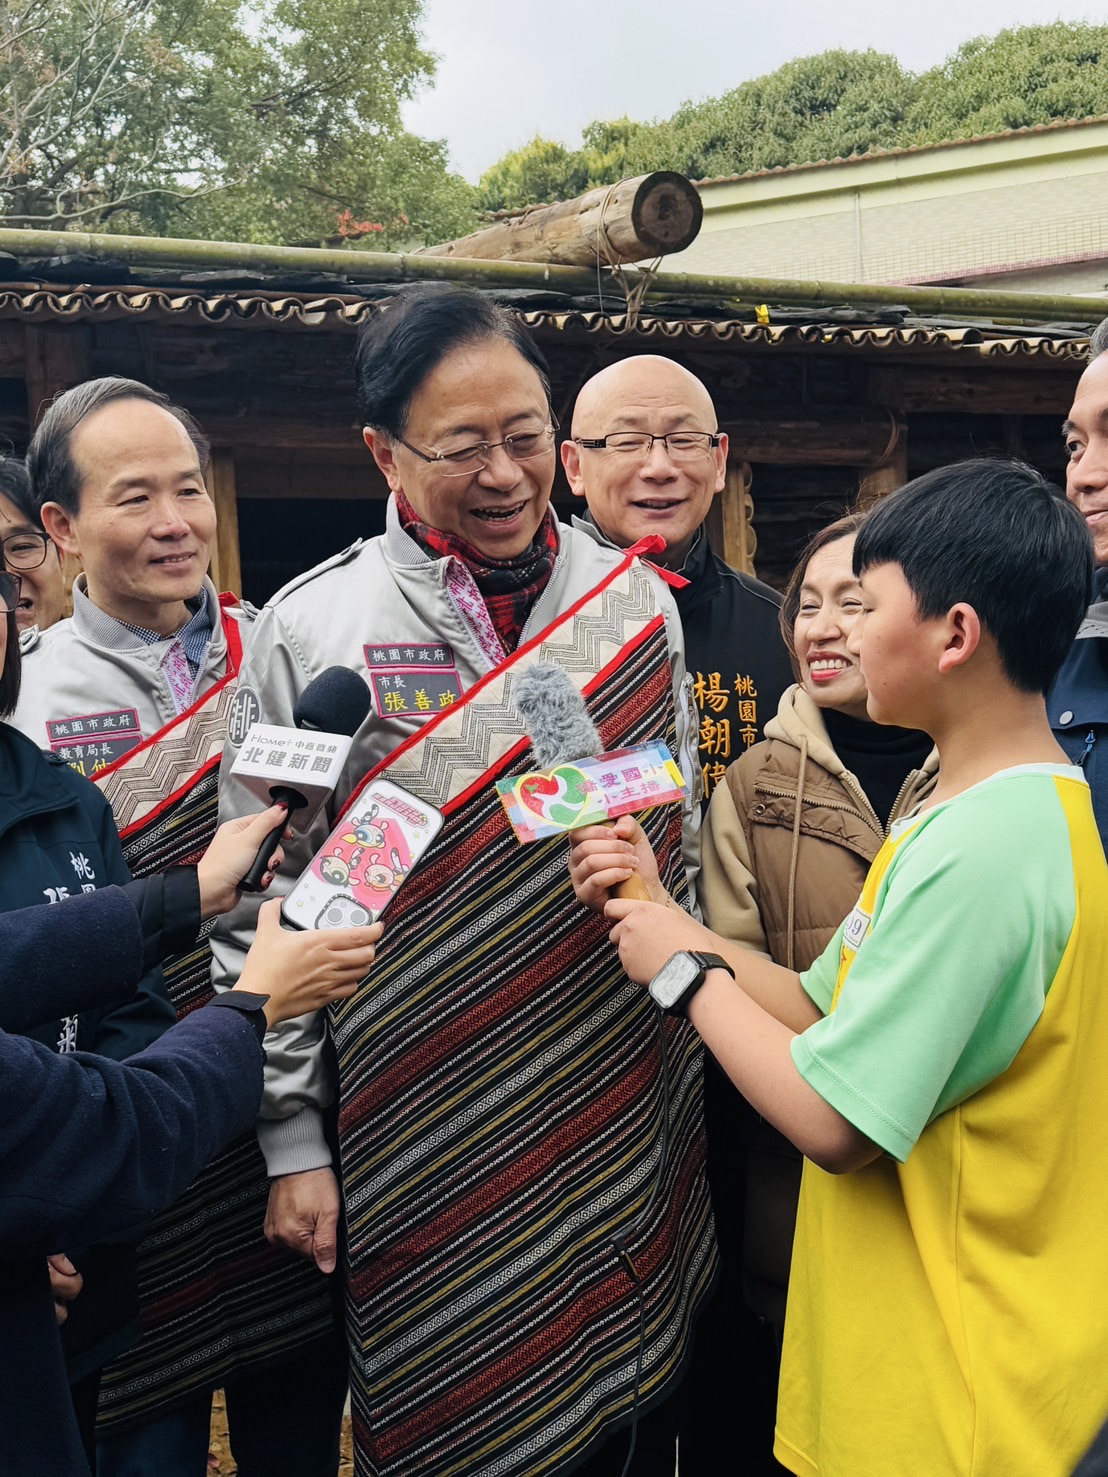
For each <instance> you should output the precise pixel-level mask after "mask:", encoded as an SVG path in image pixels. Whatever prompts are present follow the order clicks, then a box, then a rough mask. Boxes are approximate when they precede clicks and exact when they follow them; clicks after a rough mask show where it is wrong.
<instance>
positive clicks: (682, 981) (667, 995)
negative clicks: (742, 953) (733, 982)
mask: <svg viewBox="0 0 1108 1477" xmlns="http://www.w3.org/2000/svg"><path fill="white" fill-rule="evenodd" d="M710 969H725V970H726V971H727V973H728V974H729V975H730V976H731V978H732V979H734V978H735V971H734V970H733V969H732V968H731V966H730V964H728V962H727V960H726V959H721V958H720V957H719V955H718V954H694V953H693V952H692V950H691V949H682V950H680V952H679V953H677V954H674V955H672V956H671V957H670V958H669V959H667V960H666V962H665V963H664V964H663V965H662V967H661V969H659V971H658V973H657V974H656V975H655V976H654V978H653V979H652V980H651V981H650V985H649V990H650V993H651V995H652V996H653V997H654V999H655V1001H656V1002H657V1003H658V1004H659V1005H660V1006H661V1007H662V1009H663V1010H665V1011H668V1012H669V1014H670V1015H686V1014H687V1013H688V1009H689V1001H690V1000H691V999H692V997H693V996H694V995H695V994H696V992H697V990H699V989H700V987H701V985H702V984H703V983H704V977H705V975H706V974H707V973H708V971H709V970H710Z"/></svg>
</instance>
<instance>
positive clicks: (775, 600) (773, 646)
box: [562, 354, 793, 800]
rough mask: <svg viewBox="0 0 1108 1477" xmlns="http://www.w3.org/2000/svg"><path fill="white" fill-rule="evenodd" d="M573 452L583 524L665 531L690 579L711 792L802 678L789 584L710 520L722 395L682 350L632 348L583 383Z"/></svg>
mask: <svg viewBox="0 0 1108 1477" xmlns="http://www.w3.org/2000/svg"><path fill="white" fill-rule="evenodd" d="M562 464H563V466H564V468H565V473H566V478H567V479H568V481H569V485H570V488H571V490H572V491H573V493H574V494H575V496H577V497H581V498H584V499H585V502H586V503H587V504H588V516H587V518H585V519H582V520H578V522H579V526H581V527H583V528H586V529H587V530H590V531H591V532H592V533H593V535H594V537H599V539H600V541H601V542H605V543H609V544H612V545H614V546H615V547H616V548H624V549H625V548H630V546H631V545H632V544H634V543H637V542H638V540H639V539H642V538H645V537H647V536H648V535H650V534H657V535H660V536H661V537H662V538H663V539H664V540H665V543H666V547H665V551H664V552H663V553H661V554H654V555H651V556H649V557H650V558H651V560H652V562H654V563H656V564H659V565H661V566H662V567H663V568H665V569H670V570H673V571H674V572H675V573H677V574H679V575H681V576H683V577H684V579H685V580H687V581H688V583H687V584H685V585H684V586H681V587H679V588H677V589H676V590H675V591H674V596H675V598H676V602H677V609H678V612H679V614H680V616H681V625H682V630H683V633H684V639H685V665H686V668H687V670H688V673H689V676H690V678H691V679H692V684H693V689H692V690H693V697H694V699H695V701H696V706H697V712H698V715H699V719H700V772H701V777H702V780H703V785H704V798H705V800H707V799H708V796H709V795H710V794H711V791H712V790H713V789H714V788H715V786H716V785H717V784H718V783H719V781H720V780H721V779H722V778H723V775H724V772H725V771H726V769H727V766H728V764H730V763H731V762H732V761H733V760H735V759H737V758H738V757H739V755H740V754H741V753H742V752H743V751H744V750H745V749H748V748H750V746H751V745H752V744H755V743H757V742H758V741H759V740H760V739H761V738H762V737H763V732H762V730H763V726H764V724H765V723H766V720H767V719H769V718H772V717H773V715H774V713H776V712H777V702H778V699H779V698H780V696H781V694H782V692H783V691H784V690H785V688H786V687H788V686H789V684H790V683H791V682H792V681H793V674H792V669H791V667H790V665H789V659H788V656H787V654H786V651H785V645H784V642H783V641H782V639H781V632H780V628H779V625H778V612H779V610H780V606H781V598H780V596H779V595H778V594H777V593H776V591H774V590H771V589H770V587H769V586H768V585H764V584H762V583H760V581H758V580H756V579H753V578H751V576H750V575H748V574H741V573H739V571H738V570H735V569H732V568H731V566H730V565H729V564H727V563H725V561H724V560H723V559H721V558H720V557H719V556H718V555H717V554H713V552H712V550H711V548H710V547H709V544H708V535H707V530H706V529H705V527H704V520H705V519H706V518H707V516H708V510H709V509H710V508H711V506H712V499H713V498H714V497H715V496H716V494H717V493H718V492H720V491H722V489H723V483H724V476H725V473H726V468H727V436H726V435H725V434H724V433H723V432H721V431H720V430H719V429H718V422H717V420H716V412H715V407H714V406H713V404H712V398H711V396H710V395H709V394H708V391H707V389H706V388H705V386H704V385H703V384H701V382H700V380H698V379H697V377H696V375H694V374H690V372H689V371H688V370H687V369H685V368H684V367H683V366H682V365H680V364H677V363H675V362H674V360H672V359H665V358H662V357H661V356H660V355H658V354H638V355H635V356H634V357H632V358H630V359H621V360H620V361H619V362H618V363H617V364H610V365H609V366H608V367H607V368H606V369H602V370H601V371H600V373H599V374H596V375H594V376H593V377H592V379H590V380H588V381H587V382H586V383H585V385H584V386H583V387H582V389H581V392H580V394H579V395H578V397H577V404H576V406H575V408H574V412H573V433H572V439H571V440H569V441H567V442H566V443H565V444H564V445H563V447H562Z"/></svg>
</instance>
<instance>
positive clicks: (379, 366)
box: [354, 283, 550, 441]
mask: <svg viewBox="0 0 1108 1477" xmlns="http://www.w3.org/2000/svg"><path fill="white" fill-rule="evenodd" d="M490 339H502V340H503V341H504V342H505V343H508V344H511V346H512V347H513V348H514V349H517V350H518V351H519V353H520V354H521V355H522V356H523V358H524V359H525V360H526V361H527V363H528V364H530V366H531V367H532V369H534V371H535V373H536V374H537V375H538V377H539V379H540V380H541V381H542V387H543V391H544V393H545V395H546V400H547V404H548V405H549V403H550V371H549V369H548V368H547V363H546V359H545V358H544V356H543V353H542V351H541V349H540V348H539V347H538V345H537V344H536V343H535V342H534V340H533V339H532V338H531V335H530V334H529V333H528V332H527V329H526V328H525V327H524V326H523V324H522V323H521V322H520V320H519V319H518V318H517V317H516V315H515V314H514V313H511V312H509V311H508V309H507V308H503V307H501V306H500V305H499V304H498V303H495V302H493V301H492V299H491V298H489V297H486V296H485V294H484V293H482V292H478V291H477V290H476V289H475V288H472V287H451V286H447V285H443V284H438V283H424V284H422V285H420V286H418V287H410V288H406V289H405V290H404V291H402V292H399V293H397V295H396V297H394V298H393V299H392V301H391V302H390V303H389V305H388V307H387V308H385V309H384V310H383V311H381V312H378V313H374V315H373V316H372V317H371V318H370V319H369V320H368V322H367V323H366V324H365V325H364V327H363V328H362V330H361V332H360V333H359V335H358V348H357V351H356V353H355V355H354V381H355V387H356V390H357V396H358V414H359V415H360V416H361V420H362V425H363V426H369V427H371V428H372V429H373V430H375V431H380V432H382V433H383V434H384V435H385V436H387V437H388V438H389V439H390V440H391V441H396V440H397V439H398V438H399V437H401V436H403V434H404V428H405V426H406V424H407V420H408V413H409V410H410V409H411V404H412V399H413V398H414V396H415V394H416V392H417V391H418V390H419V387H420V386H421V385H422V384H423V382H424V380H425V379H426V378H427V376H428V375H429V374H430V373H431V372H432V370H434V369H435V368H436V367H437V366H438V365H439V364H441V363H442V361H443V360H444V359H445V358H446V357H447V355H448V354H451V353H453V352H454V350H455V349H461V348H463V347H465V346H466V345H467V344H474V343H481V342H484V341H488V340H490Z"/></svg>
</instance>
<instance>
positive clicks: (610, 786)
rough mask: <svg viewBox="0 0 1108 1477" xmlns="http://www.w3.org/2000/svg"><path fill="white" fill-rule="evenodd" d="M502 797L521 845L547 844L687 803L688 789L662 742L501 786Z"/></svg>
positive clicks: (507, 781)
mask: <svg viewBox="0 0 1108 1477" xmlns="http://www.w3.org/2000/svg"><path fill="white" fill-rule="evenodd" d="M496 791H497V794H498V795H499V796H500V803H501V804H502V805H503V807H504V809H505V811H506V812H507V816H508V820H509V821H510V822H511V824H512V830H513V831H515V833H516V836H517V837H518V838H519V840H520V841H541V840H543V839H544V838H545V837H547V836H558V835H560V834H561V833H562V832H564V831H576V830H577V829H578V828H579V827H581V826H595V825H600V824H602V823H603V822H604V821H610V820H615V818H616V816H620V815H627V814H629V813H630V812H631V811H642V810H652V809H653V808H654V806H656V805H667V804H669V803H670V802H671V801H674V800H682V799H683V798H684V796H685V794H686V793H687V791H688V786H687V785H686V784H685V781H684V778H683V777H682V774H681V771H680V770H679V769H678V767H677V765H676V764H675V763H674V759H673V755H672V754H671V753H670V752H669V750H668V749H667V748H666V746H665V744H663V743H662V742H661V741H660V740H659V741H658V742H656V743H652V744H637V745H636V746H635V747H634V748H633V749H613V750H611V752H610V753H607V754H598V755H597V756H596V757H595V758H589V759H576V760H574V762H573V763H572V764H559V765H558V767H557V768H556V769H552V770H550V771H549V772H548V773H538V774H521V775H517V776H516V777H515V778H514V779H505V780H497V782H496Z"/></svg>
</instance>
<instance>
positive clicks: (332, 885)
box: [281, 779, 442, 928]
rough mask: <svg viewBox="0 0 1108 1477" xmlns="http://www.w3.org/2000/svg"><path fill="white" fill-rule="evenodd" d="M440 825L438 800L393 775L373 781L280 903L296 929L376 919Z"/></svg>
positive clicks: (333, 925)
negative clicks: (395, 780) (419, 794)
mask: <svg viewBox="0 0 1108 1477" xmlns="http://www.w3.org/2000/svg"><path fill="white" fill-rule="evenodd" d="M441 826H442V812H441V811H439V810H436V809H435V808H434V806H432V805H428V804H427V803H426V801H424V800H419V799H417V798H416V796H414V795H411V794H409V793H408V791H407V790H404V789H401V787H400V786H399V785H394V784H393V783H392V781H391V780H386V779H379V780H370V782H369V783H368V784H367V785H366V786H365V788H364V789H363V790H362V791H361V793H360V794H359V795H358V796H357V798H356V799H355V800H354V801H353V803H352V804H351V805H350V806H349V807H348V808H347V811H346V814H345V815H344V816H343V817H342V819H341V820H340V821H339V822H338V823H337V824H336V825H335V827H334V829H333V830H332V832H331V834H330V835H329V836H328V837H327V840H326V841H325V842H324V843H323V845H322V846H321V847H320V849H319V850H318V851H317V852H316V854H315V856H314V857H312V860H311V862H310V863H309V865H308V869H307V871H306V872H305V873H304V874H303V876H302V877H300V878H299V879H298V881H297V882H296V884H295V885H294V886H293V888H292V890H291V891H290V892H289V894H288V896H287V897H286V898H285V900H284V902H283V903H282V904H281V913H282V915H283V916H284V918H286V919H287V921H288V922H289V923H292V924H294V925H295V926H296V927H297V928H349V927H353V926H360V925H362V924H366V923H372V922H374V921H375V920H376V919H377V918H379V917H380V916H381V914H382V913H383V912H384V911H385V909H386V908H387V907H388V905H389V903H391V902H392V900H393V898H394V897H395V896H396V894H397V892H399V890H400V888H401V886H402V885H403V883H404V880H405V879H406V877H407V876H408V874H409V872H411V870H412V868H413V867H414V866H415V864H416V862H418V860H419V859H420V857H421V856H422V855H423V853H424V852H425V851H426V850H427V848H428V847H429V846H430V844H431V842H432V841H433V840H434V839H435V837H436V835H437V834H438V832H439V830H440V828H441Z"/></svg>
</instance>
